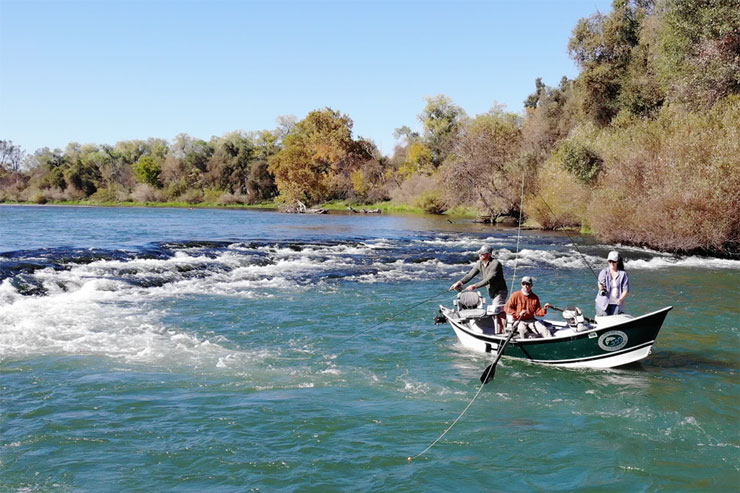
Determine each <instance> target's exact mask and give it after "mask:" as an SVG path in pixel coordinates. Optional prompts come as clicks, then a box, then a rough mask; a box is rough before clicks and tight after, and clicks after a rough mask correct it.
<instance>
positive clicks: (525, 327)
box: [505, 276, 552, 339]
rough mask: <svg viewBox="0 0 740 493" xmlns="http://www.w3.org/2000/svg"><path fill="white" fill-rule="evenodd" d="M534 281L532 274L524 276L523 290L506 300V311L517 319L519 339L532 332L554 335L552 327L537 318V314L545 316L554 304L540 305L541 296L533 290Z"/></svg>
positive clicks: (548, 335) (516, 327)
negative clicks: (551, 331)
mask: <svg viewBox="0 0 740 493" xmlns="http://www.w3.org/2000/svg"><path fill="white" fill-rule="evenodd" d="M533 282H534V281H533V279H532V278H531V277H530V276H524V277H522V289H521V291H517V292H516V293H514V294H512V295H511V298H509V301H507V302H506V308H505V310H506V313H508V314H509V315H511V316H512V317H513V318H514V319H515V320H516V322H515V323H514V328H515V329H516V330H517V331H518V332H519V339H526V338H527V337H529V335H530V334H536V336H539V337H545V338H548V337H552V334H551V333H550V329H549V328H548V327H547V326H546V325H545V324H544V323H542V322H540V321H539V320H537V319H536V318H535V315H536V316H538V317H544V316H545V315H546V314H547V309H548V308H550V307H551V306H552V305H551V304H550V303H545V306H544V307H543V306H541V305H540V298H539V297H538V296H537V295H536V294H534V291H532V284H533Z"/></svg>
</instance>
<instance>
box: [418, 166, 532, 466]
mask: <svg viewBox="0 0 740 493" xmlns="http://www.w3.org/2000/svg"><path fill="white" fill-rule="evenodd" d="M523 206H524V175H522V192H521V199H520V202H519V228H518V229H517V233H516V253H515V254H514V276H513V277H512V278H511V291H512V292H513V291H514V282H515V280H516V266H517V263H518V262H519V240H520V239H521V237H522V207H523ZM495 323H498V322H495ZM485 385H486V384H485V381H484V382H481V384H480V387H478V392H476V393H475V395H474V396H473V398H472V399H470V402H468V405H467V406H465V409H463V410H462V412H461V413H460V414H459V415H458V416H457V418H455V420H454V421H453V422H452V424H450V426H448V427H447V429H446V430H445V431H443V432H442V434H441V435H440V436H439V437H437V439H436V440H434V441H433V442H432V443H430V444H429V446H428V447H427V448H425V449H424V450H422V451H421V452H419V453H418V454H416V455H415V456H413V457H409V458H408V460H409V462H410V461H412V460H414V459H416V458H417V457H421V456H422V455H424V454H426V453H427V452H428V451H429V450H430V449H431V448H432V447H434V446H435V445H436V444H437V442H439V441H440V440H442V438H444V436H445V435H446V434H447V432H449V431H450V430H451V429H452V427H453V426H455V425H456V424H457V422H458V421H460V419H462V417H463V416H464V415H465V413H466V412H467V411H468V409H470V406H472V405H473V403H474V402H475V400H476V399H477V398H478V396H479V395H480V393H481V390H483V387H484V386H485Z"/></svg>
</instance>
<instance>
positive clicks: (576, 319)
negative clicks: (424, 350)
mask: <svg viewBox="0 0 740 493" xmlns="http://www.w3.org/2000/svg"><path fill="white" fill-rule="evenodd" d="M470 294H473V295H476V297H475V299H473V298H472V297H471V296H469V295H470ZM454 306H455V308H454V309H452V308H447V307H445V306H442V305H440V307H439V310H440V315H438V316H437V318H436V319H435V323H442V322H444V321H446V322H448V323H449V324H450V325H451V326H452V328H453V330H454V331H455V334H456V335H457V337H458V339H459V340H460V342H461V343H462V344H463V345H464V346H466V347H468V348H470V349H473V350H475V351H479V352H482V353H490V352H491V351H498V348H499V347H500V346H501V345H502V344H503V343H504V341H505V340H506V338H507V336H508V335H509V334H508V333H503V334H496V333H495V324H494V319H493V316H492V315H493V311H492V310H491V309H490V308H491V307H488V309H486V307H485V302H484V300H483V298H482V297H481V296H480V294H479V293H477V292H476V293H470V292H466V293H460V294H459V295H458V297H457V298H456V299H455V300H454ZM672 308H673V307H672V306H667V307H665V308H661V309H660V310H658V311H655V312H652V313H648V314H645V315H641V316H639V317H633V316H631V315H626V314H620V315H611V316H604V317H598V316H597V317H596V319H593V320H592V319H589V318H586V317H584V316H583V312H582V311H581V310H580V309H579V308H575V307H573V308H567V309H566V310H563V318H564V320H563V321H555V320H545V322H546V323H548V324H550V327H551V329H552V331H553V334H554V337H552V338H538V339H519V338H518V337H517V336H515V337H514V338H513V339H511V341H509V344H508V345H507V346H506V347H505V349H504V354H503V356H507V357H512V358H521V359H527V360H529V361H532V362H535V363H544V364H548V365H557V366H565V367H581V368H614V367H617V366H622V365H627V364H629V363H634V362H635V361H640V360H642V359H644V358H647V357H648V356H649V355H650V352H651V350H652V347H653V344H655V339H656V338H657V337H658V332H659V331H660V328H661V326H662V325H663V321H664V320H665V317H666V315H667V314H668V312H669V311H670V310H671V309H672ZM508 329H510V326H509V327H507V330H508Z"/></svg>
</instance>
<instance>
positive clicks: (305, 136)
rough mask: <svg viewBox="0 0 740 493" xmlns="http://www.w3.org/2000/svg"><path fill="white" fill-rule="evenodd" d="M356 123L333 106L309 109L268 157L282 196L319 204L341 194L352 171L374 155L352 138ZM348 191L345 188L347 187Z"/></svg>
mask: <svg viewBox="0 0 740 493" xmlns="http://www.w3.org/2000/svg"><path fill="white" fill-rule="evenodd" d="M352 125H353V122H352V120H351V119H350V118H349V116H347V115H342V114H341V113H339V112H338V111H334V110H332V109H331V108H325V109H323V110H315V111H312V112H310V113H309V114H308V115H307V116H306V118H304V119H303V120H301V121H300V122H298V123H297V124H296V125H295V126H294V127H293V128H292V129H291V131H290V132H289V133H288V135H287V136H286V137H285V138H284V140H283V148H282V149H281V150H280V151H279V152H277V153H276V154H274V155H273V156H271V157H270V158H269V171H270V172H271V173H273V174H274V175H275V182H276V184H277V186H278V189H279V190H280V194H281V196H282V197H283V198H284V199H286V200H288V201H294V200H301V201H305V202H307V203H309V204H316V203H319V202H321V201H325V200H328V199H332V198H339V197H340V196H341V195H342V192H343V190H342V188H343V186H344V185H347V184H349V186H350V187H351V178H350V176H351V173H352V172H353V171H355V170H356V169H357V168H358V167H359V166H360V165H361V164H362V163H363V162H365V161H367V160H368V159H370V158H371V157H372V156H371V154H370V153H369V152H368V146H367V144H366V143H365V142H364V141H362V140H358V141H356V140H354V139H353V138H352ZM344 192H346V189H345V190H344Z"/></svg>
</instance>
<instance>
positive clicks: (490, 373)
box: [480, 363, 496, 385]
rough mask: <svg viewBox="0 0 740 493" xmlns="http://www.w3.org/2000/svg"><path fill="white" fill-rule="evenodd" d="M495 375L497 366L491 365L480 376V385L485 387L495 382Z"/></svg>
mask: <svg viewBox="0 0 740 493" xmlns="http://www.w3.org/2000/svg"><path fill="white" fill-rule="evenodd" d="M494 375H496V364H495V363H491V364H490V365H488V366H487V367H486V369H485V370H483V373H482V374H481V376H480V383H482V384H483V385H485V384H487V383H488V382H490V381H491V380H493V377H494Z"/></svg>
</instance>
